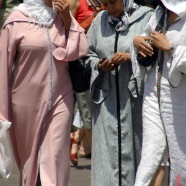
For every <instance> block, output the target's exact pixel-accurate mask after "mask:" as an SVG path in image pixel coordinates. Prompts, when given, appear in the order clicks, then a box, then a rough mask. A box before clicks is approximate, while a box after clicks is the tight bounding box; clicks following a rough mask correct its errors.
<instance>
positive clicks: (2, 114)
mask: <svg viewBox="0 0 186 186" xmlns="http://www.w3.org/2000/svg"><path fill="white" fill-rule="evenodd" d="M11 28H12V26H11V25H7V26H6V27H5V28H3V29H2V30H1V36H0V90H1V91H0V121H9V120H10V86H11V81H10V80H11V69H12V64H13V61H14V56H15V53H16V46H15V42H14V40H13V37H14V32H15V31H13V30H12V29H11Z"/></svg>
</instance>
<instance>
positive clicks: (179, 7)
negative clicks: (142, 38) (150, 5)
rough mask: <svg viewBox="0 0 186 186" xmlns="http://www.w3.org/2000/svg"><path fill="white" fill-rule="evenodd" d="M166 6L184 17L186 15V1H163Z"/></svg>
mask: <svg viewBox="0 0 186 186" xmlns="http://www.w3.org/2000/svg"><path fill="white" fill-rule="evenodd" d="M161 1H162V3H163V4H164V6H165V7H166V8H167V9H168V10H170V11H172V12H174V13H176V14H177V15H179V16H180V17H182V16H183V15H185V14H186V0H161Z"/></svg>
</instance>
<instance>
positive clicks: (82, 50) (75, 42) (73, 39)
mask: <svg viewBox="0 0 186 186" xmlns="http://www.w3.org/2000/svg"><path fill="white" fill-rule="evenodd" d="M88 52H89V49H88V40H87V36H86V34H85V31H84V29H83V28H81V27H80V25H79V24H78V23H77V21H76V20H75V19H74V18H72V23H71V27H70V31H69V36H68V40H67V46H66V48H63V47H58V48H57V49H55V50H54V51H53V55H54V56H55V58H56V59H58V60H63V61H74V60H76V59H79V58H81V57H83V56H85V55H86V54H88Z"/></svg>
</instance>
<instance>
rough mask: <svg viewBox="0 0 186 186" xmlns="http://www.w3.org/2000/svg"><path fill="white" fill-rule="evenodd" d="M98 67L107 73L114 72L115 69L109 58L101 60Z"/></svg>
mask: <svg viewBox="0 0 186 186" xmlns="http://www.w3.org/2000/svg"><path fill="white" fill-rule="evenodd" d="M98 67H99V69H101V70H102V71H106V72H107V71H112V70H113V69H114V64H113V63H111V61H110V60H108V59H107V58H103V59H100V60H99V63H98Z"/></svg>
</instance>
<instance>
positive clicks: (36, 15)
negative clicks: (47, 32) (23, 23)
mask: <svg viewBox="0 0 186 186" xmlns="http://www.w3.org/2000/svg"><path fill="white" fill-rule="evenodd" d="M14 10H19V11H20V12H22V13H23V14H24V15H26V16H28V18H29V19H34V20H35V21H36V22H37V23H38V24H39V25H40V26H50V25H51V24H52V22H53V21H54V19H55V17H56V13H57V12H56V11H54V10H53V9H52V8H51V7H49V6H47V5H46V4H45V2H44V0H24V3H21V4H20V5H19V6H18V7H15V8H14V9H13V11H14Z"/></svg>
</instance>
